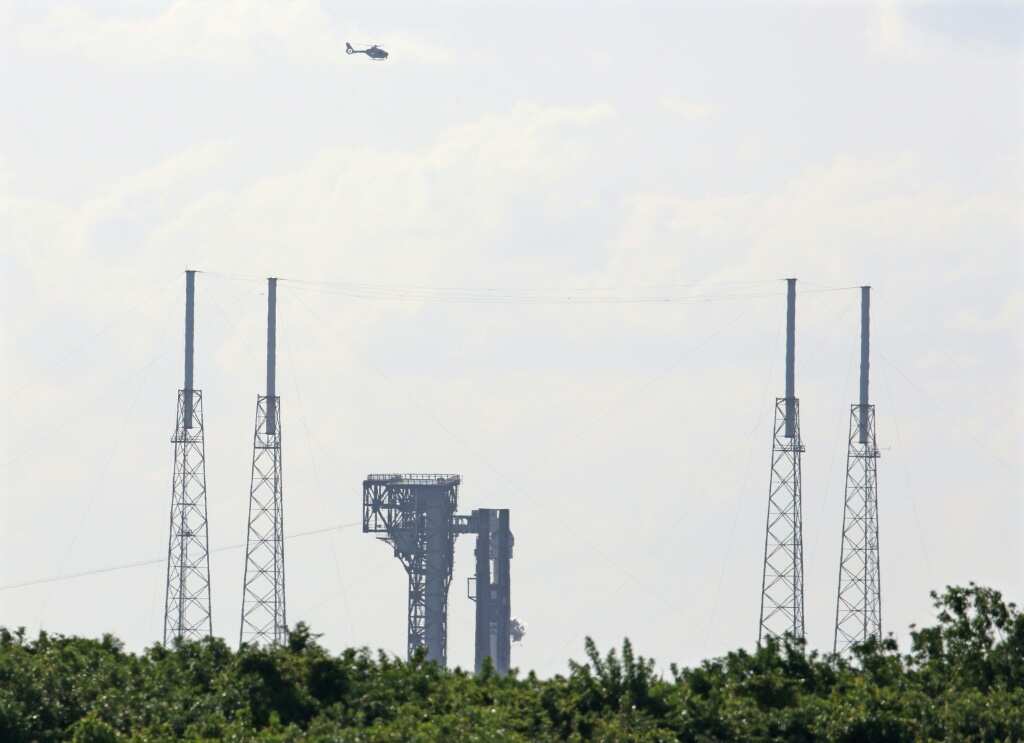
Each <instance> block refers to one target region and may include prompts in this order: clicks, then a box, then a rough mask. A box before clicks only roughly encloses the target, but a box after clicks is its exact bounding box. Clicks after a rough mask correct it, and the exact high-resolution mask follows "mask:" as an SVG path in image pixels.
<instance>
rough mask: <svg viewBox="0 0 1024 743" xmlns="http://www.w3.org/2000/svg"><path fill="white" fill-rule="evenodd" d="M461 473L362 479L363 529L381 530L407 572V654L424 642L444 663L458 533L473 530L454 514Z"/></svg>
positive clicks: (431, 657) (433, 656)
mask: <svg viewBox="0 0 1024 743" xmlns="http://www.w3.org/2000/svg"><path fill="white" fill-rule="evenodd" d="M460 482H461V478H460V477H459V476H458V475H369V476H367V478H366V479H365V480H364V481H363V532H364V533H371V534H378V535H381V536H379V537H378V538H379V539H382V540H384V541H385V542H387V543H388V544H390V545H391V547H392V548H393V549H394V552H395V557H397V558H398V559H399V560H401V561H402V565H403V566H404V567H405V571H406V573H408V575H409V608H408V613H409V636H408V652H409V656H410V657H412V654H413V653H414V652H415V651H416V649H417V648H420V647H424V646H425V647H426V649H427V659H428V660H432V661H434V662H435V663H437V664H439V665H441V666H444V665H445V662H446V660H447V646H448V587H449V586H450V585H451V580H452V563H453V560H454V553H455V536H456V534H457V533H460V532H467V531H470V525H469V521H470V517H465V516H456V515H455V509H456V508H458V497H459V484H460Z"/></svg>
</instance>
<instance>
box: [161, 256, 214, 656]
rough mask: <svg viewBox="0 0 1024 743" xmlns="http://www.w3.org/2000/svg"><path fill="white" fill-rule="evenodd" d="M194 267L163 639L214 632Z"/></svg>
mask: <svg viewBox="0 0 1024 743" xmlns="http://www.w3.org/2000/svg"><path fill="white" fill-rule="evenodd" d="M195 281H196V272H195V271H186V272H185V386H184V388H183V389H180V390H178V414H177V423H176V425H175V428H174V436H173V437H172V438H171V442H172V443H173V444H174V474H173V476H172V479H171V522H170V537H169V539H168V544H167V584H166V594H165V601H164V645H172V644H173V643H174V641H175V640H176V639H178V638H181V639H184V640H197V639H200V638H202V637H205V636H208V635H210V634H212V632H213V627H212V625H211V619H210V559H209V537H208V534H207V522H206V445H205V440H204V435H203V393H202V390H197V389H193V387H192V370H193V369H192V367H193V364H192V361H193V351H194V337H195V288H196V284H195Z"/></svg>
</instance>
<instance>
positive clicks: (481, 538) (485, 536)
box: [473, 508, 491, 673]
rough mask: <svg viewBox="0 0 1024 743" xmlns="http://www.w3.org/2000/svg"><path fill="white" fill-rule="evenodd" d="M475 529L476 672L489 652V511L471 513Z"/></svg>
mask: <svg viewBox="0 0 1024 743" xmlns="http://www.w3.org/2000/svg"><path fill="white" fill-rule="evenodd" d="M473 523H474V526H475V527H476V634H475V646H476V653H475V655H476V658H475V667H476V672H477V673H480V672H481V671H482V670H483V667H484V658H486V657H487V656H488V655H490V654H491V653H490V650H491V627H490V625H491V525H490V511H489V510H487V509H484V508H479V509H477V510H475V511H473Z"/></svg>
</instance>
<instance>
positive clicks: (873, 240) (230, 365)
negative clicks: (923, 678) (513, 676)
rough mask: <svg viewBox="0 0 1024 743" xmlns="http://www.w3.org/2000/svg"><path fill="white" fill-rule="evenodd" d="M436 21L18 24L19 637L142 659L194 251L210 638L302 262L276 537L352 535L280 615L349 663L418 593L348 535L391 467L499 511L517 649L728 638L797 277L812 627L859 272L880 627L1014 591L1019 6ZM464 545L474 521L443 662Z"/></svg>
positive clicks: (283, 384)
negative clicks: (280, 525) (969, 586)
mask: <svg viewBox="0 0 1024 743" xmlns="http://www.w3.org/2000/svg"><path fill="white" fill-rule="evenodd" d="M425 5H426V4H424V3H408V4H394V3H381V2H374V3H365V4H363V5H362V7H360V6H358V5H354V4H347V3H341V2H333V1H332V0H323V1H322V2H317V1H316V0H294V1H290V2H283V1H281V0H265V1H263V2H257V1H255V0H254V1H253V2H217V3H209V2H202V1H201V0H177V1H176V2H171V3H160V2H138V3H124V2H94V3H77V4H76V3H65V2H41V1H33V2H27V1H26V2H22V3H13V4H11V3H7V4H4V5H3V9H2V10H0V33H2V38H0V54H2V60H0V89H2V90H3V96H2V102H0V106H2V111H0V224H2V225H3V235H2V239H0V261H2V262H0V271H2V273H3V277H4V296H3V323H2V330H3V332H2V336H0V342H2V345H0V355H2V368H3V373H4V382H3V389H4V391H5V394H4V398H3V399H4V400H5V402H4V411H5V416H4V418H5V420H6V423H5V425H4V426H3V427H2V429H0V430H2V434H0V436H2V440H0V445H2V447H3V449H4V452H5V464H4V475H3V483H4V484H3V492H2V495H0V498H2V501H0V503H2V506H0V515H2V518H0V532H2V542H0V545H2V546H0V551H2V553H0V589H2V590H0V624H5V625H8V626H18V625H25V626H27V627H28V628H29V629H30V630H32V631H35V630H36V629H38V628H40V627H43V628H46V629H47V630H51V631H58V632H64V633H75V634H84V635H98V634H99V633H102V632H113V633H116V634H117V635H119V636H120V637H122V638H124V639H125V640H126V641H127V643H128V645H129V646H130V647H131V648H133V649H138V648H141V647H143V646H145V645H148V644H150V643H152V642H155V641H157V640H158V639H159V638H160V636H161V632H162V617H163V599H164V596H163V593H164V579H165V573H164V571H165V566H164V564H163V562H162V561H163V560H164V558H165V556H166V545H167V519H168V509H169V502H170V484H171V464H172V446H171V444H170V442H169V438H170V436H171V433H172V431H173V427H174V414H175V397H176V390H177V389H178V388H179V387H180V386H181V384H182V326H183V309H182V308H183V295H184V276H183V271H184V270H185V268H195V269H200V270H203V271H206V272H208V273H203V274H200V275H199V276H198V279H197V287H198V288H197V293H198V309H197V332H196V346H197V352H196V353H197V355H196V383H197V386H198V387H200V388H202V390H203V392H204V397H205V401H206V432H207V438H206V451H207V476H208V492H209V519H210V547H211V550H214V551H215V552H214V554H213V555H212V558H211V571H212V582H213V622H214V632H215V633H216V634H218V635H221V636H223V637H226V638H228V640H229V641H230V642H232V643H234V642H235V641H236V639H237V636H238V622H239V607H240V601H241V581H242V569H243V554H242V552H241V550H239V549H238V548H237V545H238V544H239V543H240V542H241V541H243V539H244V534H245V528H246V524H245V518H246V508H247V499H248V490H249V467H250V457H251V441H252V426H253V417H254V415H255V402H256V395H257V393H258V392H260V391H261V390H262V386H263V383H264V382H263V377H264V370H265V367H264V357H263V354H264V350H265V349H264V345H263V344H264V332H265V330H264V323H265V319H266V309H265V303H266V295H265V288H264V285H263V283H262V281H261V279H262V277H266V276H270V275H275V276H280V277H283V278H285V279H296V280H302V281H287V280H286V281H282V283H281V285H280V291H279V296H280V308H279V319H278V329H279V331H278V332H279V336H280V337H279V344H278V348H279V356H278V358H279V382H278V389H279V392H280V394H281V398H282V409H283V417H282V420H283V430H284V462H285V501H286V505H285V509H286V511H285V523H286V531H287V532H288V533H292V534H298V533H302V532H306V531H310V530H314V529H319V528H323V527H325V526H333V525H346V524H347V525H349V526H348V527H347V528H344V529H339V530H336V531H334V532H331V533H327V534H319V535H312V536H304V537H297V538H295V539H293V540H291V541H289V542H288V545H287V576H288V617H289V620H290V621H291V622H292V623H294V622H296V621H298V620H305V621H307V622H309V623H310V624H311V625H312V627H313V628H314V630H315V631H318V632H322V633H324V636H323V642H324V643H325V644H326V645H327V646H328V647H330V648H331V649H333V650H338V649H341V648H343V647H345V646H349V645H368V646H371V647H375V648H377V647H379V648H384V649H386V650H388V651H390V652H393V653H397V654H404V650H405V603H406V577H405V574H404V572H403V570H402V568H401V566H400V564H399V563H398V561H397V560H395V559H394V557H393V556H392V554H391V550H390V549H389V548H388V547H387V546H385V545H384V544H381V543H379V542H377V541H376V540H375V539H374V538H373V537H371V536H369V535H364V534H362V533H360V530H359V527H358V525H357V524H358V520H359V517H360V487H361V481H362V479H363V477H364V476H365V475H366V474H367V473H370V472H388V471H400V472H457V473H461V474H462V475H463V487H462V491H461V495H460V511H463V512H468V511H469V510H471V509H472V508H477V507H507V508H510V509H511V523H512V529H513V531H514V533H515V536H516V547H515V559H514V561H513V565H512V577H513V590H512V601H513V614H515V615H516V616H518V617H520V618H521V619H522V620H523V621H524V622H525V623H526V624H527V626H528V634H527V636H526V638H525V641H524V642H523V644H522V645H517V646H514V649H513V664H514V665H517V666H520V667H523V668H534V669H537V670H538V671H539V672H541V673H551V672H554V671H556V670H559V669H564V667H565V659H566V658H568V657H570V656H574V657H577V658H578V657H580V656H581V655H582V645H583V637H584V636H585V635H587V634H589V635H592V636H594V637H595V639H596V640H597V641H598V643H599V645H601V646H602V647H608V646H609V645H611V644H613V643H618V642H620V641H621V639H622V638H623V637H624V636H629V637H630V638H631V639H632V640H633V641H634V643H635V645H636V647H637V650H638V652H640V653H643V654H645V655H653V656H654V657H656V658H657V659H658V661H659V664H660V665H661V666H662V667H664V666H665V665H667V663H668V662H670V661H678V662H681V663H686V664H692V663H695V662H698V661H699V660H700V659H701V658H703V657H706V656H709V655H712V654H718V653H723V652H725V651H727V650H729V649H733V648H736V647H740V646H744V647H751V646H752V645H753V644H754V642H755V641H756V638H757V621H758V606H759V599H760V587H761V584H760V581H761V559H762V551H763V546H764V520H765V509H766V505H767V490H768V465H769V450H770V443H771V442H770V435H771V423H772V420H771V419H772V412H773V402H774V398H775V396H776V395H782V394H783V361H784V343H783V338H784V333H783V329H784V320H785V298H784V284H783V283H782V282H781V281H780V279H781V278H782V277H786V276H796V277H798V278H799V279H800V282H799V284H798V310H797V327H798V336H797V394H798V396H799V397H800V401H801V414H802V429H803V438H804V443H805V445H806V448H807V451H806V454H805V458H804V533H805V560H806V573H807V575H806V590H807V631H808V639H809V641H810V643H811V644H812V645H814V646H816V647H819V648H827V649H830V648H831V645H832V629H833V621H834V612H835V593H836V581H837V568H838V559H839V548H840V542H839V536H840V528H841V519H842V499H843V474H844V473H843V468H844V462H845V444H846V433H847V423H848V416H849V404H850V403H852V402H854V400H855V398H856V394H857V379H856V367H857V352H858V349H859V346H858V326H857V323H858V319H859V314H858V307H857V302H858V294H857V292H856V291H855V290H851V289H841V288H840V287H851V286H856V285H858V284H864V283H868V284H871V285H872V286H873V287H874V295H873V308H872V309H873V321H874V328H873V346H872V351H873V354H874V356H873V359H872V362H873V363H872V375H873V376H872V380H871V381H872V387H871V389H872V401H873V402H875V403H876V404H877V419H878V436H879V443H880V446H881V447H882V448H883V451H882V459H881V461H880V463H879V483H880V484H879V500H880V518H881V553H882V590H883V598H882V604H883V623H884V627H885V629H886V630H888V631H892V632H894V633H895V634H896V635H897V637H899V638H901V639H905V638H906V637H907V626H908V625H909V624H910V623H913V622H917V623H922V622H928V621H929V619H930V617H931V616H932V611H931V607H930V602H929V598H928V591H929V590H931V589H934V588H941V587H942V586H943V585H945V584H949V583H964V582H966V581H969V580H975V581H977V582H980V583H984V584H988V585H992V586H995V587H997V588H1000V589H1002V590H1004V591H1005V592H1006V593H1007V594H1008V595H1009V596H1010V597H1011V598H1013V599H1016V600H1018V601H1021V600H1024V565H1022V551H1021V546H1020V545H1021V536H1022V531H1024V511H1022V505H1021V502H1022V493H1024V482H1022V474H1021V462H1022V451H1024V408H1022V398H1024V394H1022V382H1021V380H1022V373H1024V358H1022V339H1021V325H1022V319H1024V317H1022V316H1024V266H1022V263H1024V259H1022V254H1024V251H1022V243H1024V240H1022V237H1024V220H1022V216H1021V214H1022V212H1021V204H1022V197H1024V148H1022V135H1021V132H1022V131H1024V128H1022V127H1024V95H1022V90H1024V86H1022V78H1024V76H1022V72H1024V44H1022V33H1024V31H1022V29H1024V17H1022V13H1021V11H1020V6H1017V9H1013V8H1012V7H1011V5H1010V4H1006V5H990V6H984V5H981V4H977V3H972V4H967V3H956V4H950V5H926V6H921V5H914V6H900V5H895V4H890V3H880V4H824V3H813V4H812V3H807V4H798V3H780V2H775V3H749V4H737V3H732V4H726V5H724V6H723V5H722V4H719V3H709V4H708V5H705V6H701V5H690V4H659V5H656V6H651V5H647V6H644V5H643V4H641V3H633V2H630V3H582V2H581V3H564V4H562V5H560V6H559V7H556V8H552V7H550V6H551V4H549V3H515V4H513V3H492V4H486V3H481V2H472V3H470V2H464V3H444V4H431V5H433V6H434V7H432V8H430V9H429V10H428V9H426V8H425ZM665 6H672V7H665ZM346 40H351V41H352V42H379V43H380V44H382V45H383V46H384V47H385V48H387V49H388V51H389V52H390V53H391V57H390V59H389V60H387V61H386V62H380V63H375V62H372V61H370V60H368V59H367V58H365V57H363V56H351V57H350V56H346V55H345V53H344V43H345V41H346ZM249 278H253V279H255V280H246V279H249ZM303 281H307V282H308V281H321V282H331V283H330V284H311V283H303ZM352 284H369V285H373V287H374V289H373V290H372V291H369V292H365V291H364V292H353V291H352V290H351V285H352ZM409 286H420V287H438V288H440V287H461V288H469V289H474V290H476V289H488V290H493V289H499V290H504V293H500V292H494V295H495V296H508V297H512V298H513V299H514V300H515V301H512V302H500V303H481V302H461V301H449V300H451V299H455V298H457V295H456V294H455V293H453V292H451V291H447V290H445V291H442V292H439V293H437V296H439V297H441V298H442V299H443V300H445V301H433V300H432V301H422V300H420V299H418V298H412V299H410V297H409V296H408V295H403V294H402V291H403V290H402V289H401V288H402V287H409ZM827 289H828V290H829V291H826V290H827ZM831 289H835V290H834V291H832V290H831ZM358 294H372V295H373V298H366V297H365V296H356V295H358ZM536 294H541V295H543V296H551V295H558V296H561V297H575V298H577V299H578V298H579V297H582V296H601V297H615V298H625V299H638V298H649V297H671V298H674V299H675V300H676V301H671V302H599V303H583V302H579V301H573V302H571V303H570V302H566V303H556V304H538V303H533V302H531V301H528V299H529V297H530V296H533V295H536ZM417 296H418V295H417ZM694 297H697V298H701V300H702V301H693V300H692V299H691V298H694ZM398 300H406V301H398ZM703 300H708V301H703ZM149 560H152V561H155V563H154V564H148V565H141V566H137V567H132V568H127V569H123V570H118V571H113V572H108V573H103V574H98V575H91V576H87V577H80V578H77V579H73V580H67V581H64V582H56V583H44V584H38V585H33V586H27V587H17V588H10V586H12V585H13V584H20V583H23V582H27V581H34V580H36V579H43V578H49V577H53V576H64V575H68V574H73V573H78V572H85V571H91V570H93V569H99V568H106V567H111V566H119V565H124V564H126V563H136V562H142V561H149ZM472 569H473V564H472V544H471V542H470V540H469V538H467V537H463V538H462V539H461V540H460V541H459V543H458V546H457V553H456V566H455V577H454V579H453V582H452V587H451V594H450V600H449V605H450V622H449V647H448V655H449V659H450V662H451V663H452V664H453V665H454V664H459V665H462V666H464V667H465V666H467V665H469V666H471V665H472V652H473V640H472V623H473V608H472V604H471V603H470V602H469V601H468V600H467V599H466V597H465V592H466V591H465V589H466V578H467V577H468V576H469V575H470V574H471V573H472Z"/></svg>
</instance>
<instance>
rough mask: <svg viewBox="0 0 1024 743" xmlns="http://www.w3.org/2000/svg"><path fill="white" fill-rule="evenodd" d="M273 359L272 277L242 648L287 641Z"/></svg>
mask: <svg viewBox="0 0 1024 743" xmlns="http://www.w3.org/2000/svg"><path fill="white" fill-rule="evenodd" d="M276 356H277V279H274V278H270V279H267V393H266V394H265V395H257V396H256V429H255V431H254V433H253V445H252V480H251V484H250V488H249V528H248V531H247V533H246V544H245V577H244V578H243V582H242V622H241V628H240V630H239V643H240V644H241V643H252V644H278V645H279V644H282V643H284V642H285V641H286V640H287V639H288V625H287V621H286V613H285V590H284V502H283V495H282V470H281V398H280V397H278V396H277V393H276V390H275V381H276V379H275V378H276V360H277V359H276Z"/></svg>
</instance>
